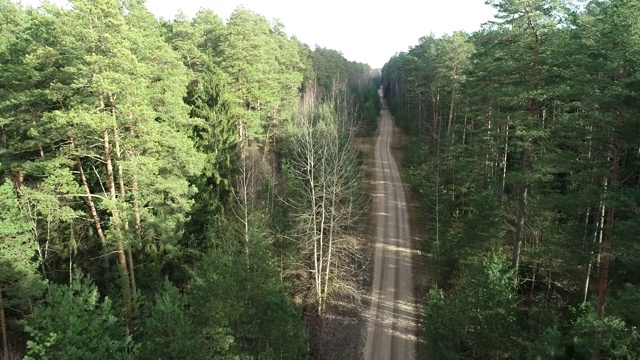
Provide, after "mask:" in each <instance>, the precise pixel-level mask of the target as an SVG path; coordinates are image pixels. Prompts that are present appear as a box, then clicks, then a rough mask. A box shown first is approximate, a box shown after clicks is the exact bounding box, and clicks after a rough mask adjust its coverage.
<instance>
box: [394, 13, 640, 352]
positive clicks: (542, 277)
mask: <svg viewBox="0 0 640 360" xmlns="http://www.w3.org/2000/svg"><path fill="white" fill-rule="evenodd" d="M487 3H488V4H490V5H492V6H493V7H494V8H495V9H496V11H497V16H496V19H497V21H494V22H489V23H487V24H485V25H484V26H483V28H482V29H481V30H480V31H478V32H476V33H474V34H470V35H466V34H463V33H454V34H453V35H451V36H448V35H446V36H442V37H440V38H436V37H435V36H433V35H430V36H426V37H423V38H422V39H420V42H419V43H418V44H417V45H415V46H413V47H411V48H410V49H409V50H408V51H407V52H404V53H400V54H397V55H395V56H394V57H392V58H391V59H390V60H389V61H388V63H387V64H385V66H384V68H383V71H382V85H383V89H384V92H385V95H386V97H387V101H388V105H389V107H390V109H391V110H392V111H393V112H394V114H395V116H396V120H397V122H398V124H399V125H400V126H401V127H402V128H403V130H404V131H405V132H406V133H408V134H410V136H411V137H412V139H411V141H409V142H408V144H409V145H408V146H407V147H406V149H405V152H406V155H405V159H404V161H405V164H406V166H407V168H408V170H409V171H408V173H409V176H408V180H409V182H410V184H411V187H412V190H413V191H414V193H415V194H416V198H417V201H418V204H419V205H420V209H421V214H420V216H421V220H422V223H423V224H421V225H422V226H423V227H424V230H425V231H426V234H427V238H426V241H425V246H424V249H425V250H426V251H427V253H428V254H429V255H430V256H429V258H428V262H429V264H430V269H433V270H430V272H431V273H432V274H433V275H434V278H435V279H436V280H437V282H438V284H439V285H441V286H443V288H444V289H445V292H444V299H447V300H449V299H451V302H450V303H455V302H456V301H457V300H456V297H465V298H468V297H470V296H472V295H469V294H461V293H460V292H458V290H457V289H458V285H457V284H458V283H459V282H460V281H462V280H461V279H459V278H457V277H456V276H455V274H457V273H458V272H459V271H460V269H465V268H466V267H467V264H469V263H472V264H473V263H476V262H477V261H478V257H479V256H484V254H486V252H487V251H488V249H490V248H496V249H500V251H501V252H504V253H508V252H510V253H511V254H512V255H511V262H512V267H513V269H514V273H513V274H512V275H505V279H508V278H509V277H511V276H513V279H511V280H513V281H514V282H513V284H514V285H515V286H514V287H513V289H512V292H513V296H514V299H515V300H517V303H518V307H519V312H518V314H519V315H518V316H517V321H516V324H517V326H516V327H515V328H514V330H513V331H514V335H513V339H514V345H513V346H514V347H517V348H518V351H517V352H513V353H511V354H510V357H516V358H533V359H544V358H587V357H592V358H598V357H599V356H601V357H602V358H628V357H633V356H634V355H631V354H633V351H637V350H635V348H634V347H633V346H632V345H630V344H634V343H635V342H637V335H636V333H635V330H633V329H634V327H637V326H638V325H637V323H638V319H637V317H636V316H633V315H631V314H630V313H629V312H625V311H622V310H621V309H624V308H633V307H634V306H636V307H637V305H635V304H636V303H637V298H636V296H635V295H634V294H635V290H633V289H635V288H636V287H637V286H638V282H637V274H638V273H637V271H636V270H635V269H636V268H637V267H638V264H639V263H638V261H639V260H640V257H638V256H637V254H638V249H639V248H640V247H639V245H638V244H640V238H639V237H638V235H637V230H635V229H637V228H638V226H640V223H639V222H638V216H637V215H638V213H639V212H638V209H640V200H639V199H640V192H639V190H640V188H639V187H638V184H639V183H640V182H639V180H640V173H638V170H637V169H638V164H639V162H638V161H639V159H640V157H639V153H638V136H637V134H639V133H640V128H639V126H640V122H638V121H637V119H638V114H639V113H640V108H639V107H638V104H637V102H634V101H632V100H631V98H632V97H633V96H634V94H637V91H638V81H637V80H638V79H637V76H636V74H637V70H638V65H637V64H638V59H639V57H638V56H639V54H640V52H639V49H640V42H639V39H640V37H638V29H639V28H640V25H639V24H640V22H639V20H638V19H640V16H638V15H639V14H640V8H639V7H638V3H637V2H634V1H628V0H607V1H590V2H587V3H584V4H582V5H584V6H577V5H575V3H574V4H571V2H567V1H563V0H559V1H556V0H522V1H520V0H516V1H502V0H496V1H488V2H487ZM620 33H625V34H627V33H628V34H629V35H628V36H619V34H620ZM456 69H458V70H459V72H457V74H456V73H455V71H454V70H456ZM625 283H629V284H628V285H623V284H625ZM451 284H454V285H451ZM450 286H452V287H453V289H449V287H450ZM438 296H440V295H439V294H437V293H434V294H432V295H431V297H433V299H431V301H432V302H433V303H434V304H436V306H437V307H442V306H444V305H442V304H444V303H443V302H442V301H440V300H438V298H439V297H438ZM440 298H442V296H440ZM593 298H597V300H596V299H593ZM590 300H591V302H590ZM439 301H440V302H439ZM460 301H462V300H460ZM583 303H589V304H592V305H593V306H594V307H595V310H594V309H591V308H590V309H589V310H588V311H587V310H584V309H583V310H580V311H579V312H578V313H577V314H574V315H572V312H571V309H575V308H578V307H580V306H581V304H583ZM619 303H620V304H622V303H625V305H624V306H620V305H618V304H619ZM448 306H449V305H448ZM445 308H446V307H445ZM454 323H455V322H454ZM425 326H426V325H425ZM572 339H573V340H572ZM488 344H489V342H488V343H486V344H484V345H480V348H485V347H486V346H489V347H491V348H493V345H492V344H491V345H488ZM444 346H445V347H447V348H450V349H451V353H450V355H451V357H455V356H457V355H459V356H462V357H464V356H466V352H465V351H466V350H465V349H463V348H461V347H458V346H456V344H450V343H447V344H446V345H444ZM632 349H633V350H632ZM440 350H442V351H444V350H443V349H440ZM440 350H438V351H440ZM485 350H487V349H486V348H485ZM485 350H482V349H476V350H474V351H485ZM456 354H457V355H456ZM473 356H477V355H476V354H474V355H473Z"/></svg>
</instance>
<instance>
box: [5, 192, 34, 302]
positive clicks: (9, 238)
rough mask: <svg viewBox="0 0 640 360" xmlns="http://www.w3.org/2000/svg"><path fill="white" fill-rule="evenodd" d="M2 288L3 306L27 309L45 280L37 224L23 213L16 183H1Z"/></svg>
mask: <svg viewBox="0 0 640 360" xmlns="http://www.w3.org/2000/svg"><path fill="white" fill-rule="evenodd" d="M0 209H2V211H1V212H0V291H2V294H3V302H4V304H3V306H4V307H5V308H13V309H20V310H25V309H26V308H27V307H28V303H29V301H30V300H31V299H34V298H37V297H39V296H40V294H42V291H43V288H44V282H43V281H42V278H41V277H40V275H39V274H38V271H37V269H38V266H39V262H38V261H35V260H34V259H35V258H36V251H37V249H38V243H37V242H36V240H35V238H34V236H33V226H34V225H35V224H33V223H31V222H29V221H27V220H26V219H25V217H24V216H23V214H22V212H21V210H20V206H19V203H18V199H17V197H16V194H15V191H14V186H13V183H12V182H11V181H5V182H4V184H2V185H1V186H0Z"/></svg>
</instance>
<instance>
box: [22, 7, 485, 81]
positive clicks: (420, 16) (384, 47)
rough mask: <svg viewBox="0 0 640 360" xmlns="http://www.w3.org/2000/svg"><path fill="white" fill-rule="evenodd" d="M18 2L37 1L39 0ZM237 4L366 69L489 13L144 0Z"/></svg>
mask: <svg viewBox="0 0 640 360" xmlns="http://www.w3.org/2000/svg"><path fill="white" fill-rule="evenodd" d="M53 2H55V3H64V2H65V1H64V0H54V1H53ZM22 3H23V4H25V5H37V4H39V3H40V1H39V0H22ZM240 5H242V6H245V7H246V8H248V9H251V10H253V11H255V12H257V13H259V14H261V15H263V16H265V17H267V18H268V19H277V20H279V21H280V22H281V23H283V24H284V26H285V31H286V32H287V34H289V35H294V36H296V37H297V38H298V39H299V40H301V41H302V42H304V43H306V44H308V45H309V46H310V47H311V48H314V47H315V46H316V45H319V46H321V47H326V48H329V49H335V50H338V51H340V52H342V54H343V55H344V56H345V57H346V58H347V59H348V60H351V61H358V62H363V63H367V64H369V65H370V66H371V67H372V68H380V67H382V66H383V65H384V64H385V63H386V62H387V61H388V60H389V58H390V57H391V56H393V55H394V54H395V53H398V52H401V51H406V50H407V49H408V48H409V47H410V46H413V45H416V44H417V43H418V39H419V38H420V37H422V36H425V35H429V34H430V33H432V32H433V33H434V34H435V35H436V36H441V35H443V34H450V33H452V32H454V31H459V30H462V31H467V32H472V31H475V30H478V29H479V28H480V25H481V24H482V23H484V22H486V21H489V20H491V19H492V18H493V15H494V14H495V11H494V9H493V8H491V7H490V6H488V5H485V3H484V0H389V1H385V2H382V1H371V0H369V1H364V0H315V1H305V0H209V1H205V0H147V7H148V8H149V10H150V11H151V12H153V13H154V14H156V16H158V17H163V18H166V19H172V18H173V17H174V16H175V14H176V13H177V12H178V10H179V9H182V11H183V12H184V13H185V14H187V15H188V16H193V15H194V14H195V13H196V12H197V11H198V9H200V8H203V7H205V8H210V9H211V10H213V11H214V12H215V13H216V14H218V16H220V17H222V18H224V19H228V18H229V15H230V14H231V12H232V11H233V10H234V9H235V8H236V7H238V6H240Z"/></svg>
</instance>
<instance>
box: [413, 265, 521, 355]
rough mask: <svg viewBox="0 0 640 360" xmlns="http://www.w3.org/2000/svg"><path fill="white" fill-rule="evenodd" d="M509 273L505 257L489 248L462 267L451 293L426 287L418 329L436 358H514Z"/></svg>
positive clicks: (513, 328) (513, 318) (513, 324)
mask: <svg viewBox="0 0 640 360" xmlns="http://www.w3.org/2000/svg"><path fill="white" fill-rule="evenodd" d="M509 273H510V269H509V266H508V264H507V262H506V261H505V259H504V258H503V257H501V256H499V255H497V254H495V253H493V254H491V255H490V256H488V257H487V258H486V259H485V260H484V261H482V262H476V263H472V264H470V266H469V267H467V268H466V269H465V270H464V272H463V273H462V274H461V275H460V277H459V281H458V282H457V283H456V284H455V285H454V288H453V289H452V291H451V294H450V298H449V297H445V295H444V294H443V293H442V290H440V289H437V288H434V289H431V291H430V292H429V296H428V299H427V300H428V303H427V307H426V310H425V316H424V322H423V328H424V331H425V338H426V339H427V340H428V341H429V340H430V342H429V343H428V344H429V347H430V348H431V351H432V353H433V354H434V355H435V356H436V357H437V358H442V359H457V358H459V355H462V357H463V358H464V357H470V358H481V359H487V358H496V357H498V358H500V357H514V354H515V353H516V352H515V350H516V348H515V347H514V345H515V344H514V337H513V336H514V334H515V330H516V329H517V327H516V299H515V296H514V294H513V291H512V289H513V285H512V282H511V280H510V279H511V277H510V276H509ZM440 340H442V342H441V341H440ZM465 354H466V355H465Z"/></svg>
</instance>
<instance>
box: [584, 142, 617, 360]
mask: <svg viewBox="0 0 640 360" xmlns="http://www.w3.org/2000/svg"><path fill="white" fill-rule="evenodd" d="M612 147H613V169H612V170H611V179H610V181H609V185H610V188H611V189H615V188H616V187H617V185H618V172H619V168H620V143H619V142H618V141H615V142H614V144H613V145H612ZM614 219H615V214H614V207H613V205H609V207H608V209H607V211H606V215H605V222H604V227H603V229H602V232H603V233H604V238H603V240H602V244H601V256H600V276H599V279H598V304H597V307H596V312H597V314H598V318H599V319H600V320H603V319H604V307H605V304H606V300H607V290H608V288H609V265H610V263H611V252H612V246H611V245H612V242H613V222H614ZM600 341H601V336H598V337H596V344H595V346H594V351H593V354H592V357H591V358H592V360H598V359H599V358H600Z"/></svg>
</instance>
